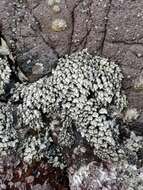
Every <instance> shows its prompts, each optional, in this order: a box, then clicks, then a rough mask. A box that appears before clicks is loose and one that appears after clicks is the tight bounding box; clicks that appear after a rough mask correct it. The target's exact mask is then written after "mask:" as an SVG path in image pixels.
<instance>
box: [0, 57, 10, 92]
mask: <svg viewBox="0 0 143 190" xmlns="http://www.w3.org/2000/svg"><path fill="white" fill-rule="evenodd" d="M10 75H11V69H10V67H9V65H8V61H7V58H6V57H5V58H0V96H1V95H4V94H5V90H6V87H7V85H8V84H9V82H10Z"/></svg>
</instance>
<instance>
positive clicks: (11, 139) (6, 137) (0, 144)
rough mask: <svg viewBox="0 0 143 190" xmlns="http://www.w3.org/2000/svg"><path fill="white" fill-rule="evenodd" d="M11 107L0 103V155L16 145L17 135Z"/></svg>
mask: <svg viewBox="0 0 143 190" xmlns="http://www.w3.org/2000/svg"><path fill="white" fill-rule="evenodd" d="M12 113H13V107H12V106H11V105H10V104H7V105H6V104H4V103H0V156H1V155H7V154H8V153H10V151H11V150H12V149H13V150H15V148H16V147H17V143H18V136H17V132H16V129H15V121H14V118H15V117H14V115H13V114H12Z"/></svg>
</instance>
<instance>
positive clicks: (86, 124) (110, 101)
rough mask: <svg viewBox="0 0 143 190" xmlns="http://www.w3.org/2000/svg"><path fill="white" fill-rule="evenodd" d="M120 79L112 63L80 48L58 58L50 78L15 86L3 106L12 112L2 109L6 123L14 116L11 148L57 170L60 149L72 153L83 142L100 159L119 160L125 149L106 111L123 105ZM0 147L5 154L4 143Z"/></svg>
mask: <svg viewBox="0 0 143 190" xmlns="http://www.w3.org/2000/svg"><path fill="white" fill-rule="evenodd" d="M4 64H5V62H3V67H4ZM122 78H123V76H122V73H121V70H120V68H119V67H118V65H116V64H115V63H113V62H109V61H108V59H105V58H101V57H99V56H92V55H90V54H89V53H88V52H87V50H83V51H81V52H78V53H74V54H72V55H70V56H68V55H66V56H65V57H64V58H60V59H59V61H58V63H57V67H56V69H55V70H53V72H52V75H51V76H50V77H48V76H45V77H44V78H41V79H39V80H38V81H37V82H34V83H30V84H29V83H28V84H27V83H22V84H17V85H16V87H15V89H14V91H13V95H12V97H11V98H10V100H9V104H8V106H9V107H11V108H13V107H14V110H12V109H8V108H7V109H8V112H7V113H8V114H10V115H11V117H10V118H9V120H10V121H9V123H13V120H14V117H15V114H16V118H17V119H16V120H14V125H13V129H11V130H12V131H13V133H15V135H14V137H15V138H16V141H14V143H13V144H14V150H15V151H16V152H17V153H18V154H19V156H20V157H21V158H22V159H24V160H26V161H27V162H31V161H32V160H33V159H36V160H40V159H41V158H42V157H46V158H47V159H48V161H49V162H50V163H52V164H53V165H54V166H56V167H61V168H63V167H64V166H65V165H66V160H65V159H64V152H65V150H67V149H68V150H69V151H72V150H73V149H75V147H76V145H77V146H78V145H79V144H80V142H81V139H84V141H86V143H87V144H88V145H89V146H90V147H92V149H93V152H94V154H95V155H96V156H98V157H99V158H100V159H108V160H113V161H118V160H120V159H122V158H123V157H125V154H126V152H128V151H127V149H128V147H126V149H125V148H124V146H126V143H125V144H124V143H121V140H120V125H119V124H118V123H117V121H116V117H115V115H114V114H113V113H112V112H113V110H114V111H116V112H121V111H122V110H123V109H124V108H125V107H126V104H127V102H126V97H125V95H124V94H123V93H122V91H121V82H122ZM13 113H15V114H13ZM12 116H13V117H12ZM4 125H6V126H5V128H6V129H9V126H8V124H7V123H4V124H2V126H4ZM2 135H3V133H2ZM8 140H9V138H8ZM8 140H7V141H8ZM17 142H18V143H17ZM2 144H3V143H2ZM127 144H128V145H129V144H130V143H129V141H128V143H127ZM1 146H4V147H3V149H4V150H5V151H6V152H7V151H8V150H9V146H8V144H7V143H4V145H1ZM130 149H131V148H130Z"/></svg>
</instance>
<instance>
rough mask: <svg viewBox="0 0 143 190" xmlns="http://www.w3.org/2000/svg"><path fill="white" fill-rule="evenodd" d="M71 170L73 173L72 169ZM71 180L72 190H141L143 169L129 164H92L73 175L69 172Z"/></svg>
mask: <svg viewBox="0 0 143 190" xmlns="http://www.w3.org/2000/svg"><path fill="white" fill-rule="evenodd" d="M70 170H71V171H73V170H72V169H71V168H70ZM69 180H70V189H71V190H82V189H90V190H99V189H106V190H111V189H115V190H118V189H121V190H135V189H137V190H141V189H142V188H143V168H137V167H136V165H130V164H128V162H120V163H119V164H112V163H110V162H102V163H97V162H90V163H89V164H87V165H84V166H81V167H80V168H79V169H78V170H76V171H75V172H73V173H70V172H69Z"/></svg>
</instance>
